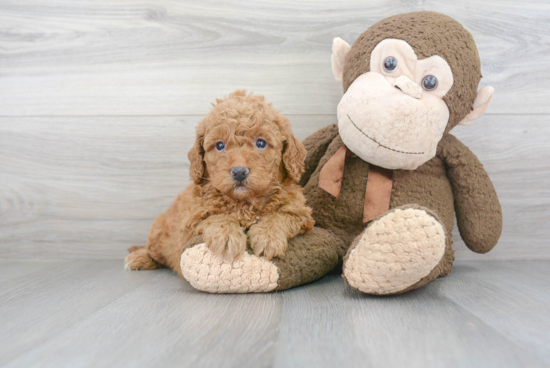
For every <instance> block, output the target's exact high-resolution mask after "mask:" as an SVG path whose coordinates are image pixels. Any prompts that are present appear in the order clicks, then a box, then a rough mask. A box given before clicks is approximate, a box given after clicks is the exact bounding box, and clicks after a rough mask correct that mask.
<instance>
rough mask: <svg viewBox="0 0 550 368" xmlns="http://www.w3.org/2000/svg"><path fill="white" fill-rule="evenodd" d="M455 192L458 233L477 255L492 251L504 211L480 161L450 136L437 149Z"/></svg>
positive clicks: (499, 231) (498, 235) (500, 227)
mask: <svg viewBox="0 0 550 368" xmlns="http://www.w3.org/2000/svg"><path fill="white" fill-rule="evenodd" d="M438 156H439V157H440V158H442V159H443V161H444V162H445V167H446V170H447V177H448V178H449V180H450V182H451V186H452V190H453V196H454V203H455V211H456V219H457V223H458V230H459V231H460V236H461V237H462V239H463V240H464V243H466V245H467V246H468V248H470V249H471V250H473V251H474V252H476V253H486V252H488V251H490V250H491V249H492V248H493V247H494V246H495V245H496V244H497V242H498V239H499V237H500V234H501V232H502V210H501V208H500V203H499V201H498V197H497V193H496V191H495V188H494V187H493V183H492V182H491V179H489V175H488V174H487V172H486V171H485V169H484V168H483V165H482V164H481V163H480V162H479V160H478V158H477V157H476V156H475V155H474V154H473V153H472V151H470V150H469V149H468V147H466V146H465V145H464V144H463V143H462V142H460V141H459V140H458V139H457V138H456V137H454V136H452V135H450V134H447V135H446V136H444V137H443V139H442V140H441V142H440V143H439V146H438Z"/></svg>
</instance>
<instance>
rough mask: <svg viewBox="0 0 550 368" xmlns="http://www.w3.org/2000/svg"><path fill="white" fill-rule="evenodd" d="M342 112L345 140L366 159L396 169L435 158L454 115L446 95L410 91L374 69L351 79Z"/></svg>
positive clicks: (340, 124) (341, 130)
mask: <svg viewBox="0 0 550 368" xmlns="http://www.w3.org/2000/svg"><path fill="white" fill-rule="evenodd" d="M337 114H338V131H339V133H340V136H341V137H342V140H343V141H344V143H345V144H346V146H347V147H348V148H349V149H350V150H351V151H352V152H353V153H355V154H356V155H357V156H359V157H361V158H362V159H363V160H364V161H367V162H368V163H371V164H373V165H376V166H380V167H383V168H385V169H392V170H394V169H403V170H415V169H416V168H417V167H418V166H420V165H422V164H423V163H425V162H426V161H428V160H430V159H432V158H433V157H434V156H435V153H436V149H437V144H438V143H439V141H440V140H441V137H442V136H443V132H444V131H445V127H446V126H447V121H448V120H449V109H448V108H447V105H446V104H445V102H444V101H443V100H442V99H441V98H439V97H437V96H435V95H433V94H430V93H422V97H421V98H420V99H417V98H414V97H411V96H409V95H407V94H405V93H404V92H402V91H400V90H399V89H397V88H395V87H394V86H393V85H392V84H390V82H388V80H387V78H386V77H384V76H383V75H382V74H379V73H372V72H368V73H365V74H362V75H361V76H359V77H358V78H357V79H356V80H355V81H354V82H353V83H352V84H351V86H350V87H349V88H348V90H347V91H346V93H345V94H344V97H342V100H340V103H339V104H338V109H337Z"/></svg>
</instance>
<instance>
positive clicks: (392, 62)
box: [384, 56, 397, 73]
mask: <svg viewBox="0 0 550 368" xmlns="http://www.w3.org/2000/svg"><path fill="white" fill-rule="evenodd" d="M395 69H397V59H396V58H394V57H393V56H388V57H387V58H386V60H384V70H385V71H386V72H388V73H393V72H394V71H395Z"/></svg>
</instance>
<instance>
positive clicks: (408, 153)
mask: <svg viewBox="0 0 550 368" xmlns="http://www.w3.org/2000/svg"><path fill="white" fill-rule="evenodd" d="M348 119H349V121H350V122H351V123H352V124H353V126H354V127H356V128H357V130H358V131H360V132H361V133H362V134H363V135H364V136H365V137H367V138H368V139H370V140H371V141H373V142H374V143H376V144H377V145H379V146H380V147H384V148H385V149H389V150H390V151H395V152H399V153H404V154H406V155H423V154H424V152H403V151H399V150H396V149H393V148H390V147H386V146H384V145H383V144H382V143H379V142H377V141H376V140H375V139H374V138H371V137H369V136H368V135H367V134H365V132H363V131H362V130H361V129H359V127H358V126H357V125H355V123H354V122H353V120H352V119H351V118H350V116H349V115H348Z"/></svg>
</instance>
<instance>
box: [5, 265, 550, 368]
mask: <svg viewBox="0 0 550 368" xmlns="http://www.w3.org/2000/svg"><path fill="white" fill-rule="evenodd" d="M548 279H550V261H513V262H512V261H510V262H507V261H485V262H477V261H468V262H460V261H459V262H457V263H456V265H455V268H454V269H453V272H452V273H451V275H450V276H448V277H446V278H443V279H439V280H437V281H435V282H433V283H432V284H430V285H428V286H427V287H425V288H423V289H420V290H417V291H414V292H410V293H408V294H405V295H400V296H393V297H372V296H365V295H362V294H360V293H358V292H356V291H353V290H351V289H350V288H349V287H347V286H346V285H345V284H344V283H343V281H342V279H341V277H340V276H339V275H329V276H326V277H325V278H323V279H322V280H320V281H319V282H317V283H314V284H310V285H306V286H303V287H300V288H296V289H293V290H289V291H285V292H280V293H272V294H255V295H211V294H205V293H202V292H199V291H196V290H194V289H193V288H192V287H191V286H190V285H189V284H188V283H187V282H186V281H184V280H183V279H181V278H179V277H177V276H176V275H175V274H173V273H172V272H171V271H169V270H156V271H123V270H122V260H53V261H48V260H13V259H5V260H0V326H2V328H1V330H0V366H2V367H25V368H30V367H56V368H57V367H174V366H178V367H499V368H502V367H544V366H550V312H549V311H550V285H549V283H548V281H547V280H548Z"/></svg>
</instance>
